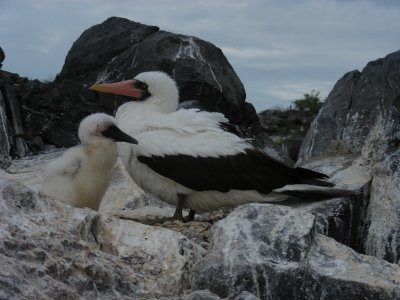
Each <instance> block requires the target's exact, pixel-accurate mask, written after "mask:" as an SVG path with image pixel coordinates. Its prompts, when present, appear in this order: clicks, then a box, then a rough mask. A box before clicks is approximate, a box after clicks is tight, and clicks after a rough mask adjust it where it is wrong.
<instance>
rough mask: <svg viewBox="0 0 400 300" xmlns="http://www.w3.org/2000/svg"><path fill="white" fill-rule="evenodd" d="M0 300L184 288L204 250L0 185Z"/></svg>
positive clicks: (123, 295)
mask: <svg viewBox="0 0 400 300" xmlns="http://www.w3.org/2000/svg"><path fill="white" fill-rule="evenodd" d="M0 206H1V211H0V218H1V225H0V233H1V234H0V248H1V251H0V253H1V254H0V261H1V265H2V268H1V270H0V295H1V296H2V299H9V298H12V297H15V298H18V299H36V298H40V299H48V298H50V299H55V298H62V299H78V298H79V297H80V296H81V297H84V298H85V299H95V298H97V297H100V298H108V299H134V298H140V297H150V298H154V297H157V296H168V295H170V296H176V295H179V294H182V292H183V291H184V290H185V289H187V288H188V287H190V274H191V269H192V265H193V264H194V263H195V262H196V261H197V260H198V259H199V258H200V257H201V255H202V254H203V253H204V249H203V248H201V247H200V246H198V245H196V244H195V243H193V242H191V241H190V240H188V239H187V238H186V237H185V236H183V235H181V234H179V233H177V232H174V231H171V230H168V229H164V228H159V227H151V226H147V225H142V224H140V223H136V222H132V221H127V220H122V219H117V218H114V217H107V215H102V214H98V213H96V212H94V211H92V210H90V209H77V208H71V207H70V206H67V205H63V204H62V203H58V202H56V201H54V200H52V199H48V198H46V197H44V196H42V195H40V194H37V193H36V192H34V191H33V190H31V189H28V188H27V187H26V186H24V185H23V184H21V183H18V182H14V181H4V180H1V181H0Z"/></svg>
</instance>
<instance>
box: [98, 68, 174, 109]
mask: <svg viewBox="0 0 400 300" xmlns="http://www.w3.org/2000/svg"><path fill="white" fill-rule="evenodd" d="M90 89H91V90H94V91H98V92H103V93H110V94H117V95H124V96H129V97H132V98H134V100H137V101H141V102H142V103H144V104H146V105H148V106H152V108H153V109H152V110H155V111H159V112H164V113H171V112H174V111H176V109H177V107H178V103H179V92H178V88H177V86H176V83H175V81H174V80H173V79H172V78H171V77H170V76H169V75H167V74H166V73H164V72H159V71H151V72H144V73H140V74H139V75H137V76H136V77H135V78H134V79H132V80H126V81H121V82H116V83H105V84H95V85H92V86H91V87H90Z"/></svg>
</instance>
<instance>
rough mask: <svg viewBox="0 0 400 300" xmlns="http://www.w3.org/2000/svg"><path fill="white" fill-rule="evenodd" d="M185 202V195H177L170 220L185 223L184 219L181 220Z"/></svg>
mask: <svg viewBox="0 0 400 300" xmlns="http://www.w3.org/2000/svg"><path fill="white" fill-rule="evenodd" d="M185 200H186V196H185V195H182V194H178V203H177V205H176V209H175V213H174V215H173V216H172V219H175V220H181V221H182V222H185V219H184V218H183V215H182V209H183V206H184V204H185Z"/></svg>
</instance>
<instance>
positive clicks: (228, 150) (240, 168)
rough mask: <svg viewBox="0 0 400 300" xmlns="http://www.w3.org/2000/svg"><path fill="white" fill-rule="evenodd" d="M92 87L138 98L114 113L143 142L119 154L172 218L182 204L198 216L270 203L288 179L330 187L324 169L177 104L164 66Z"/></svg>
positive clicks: (211, 115) (212, 116) (219, 116)
mask: <svg viewBox="0 0 400 300" xmlns="http://www.w3.org/2000/svg"><path fill="white" fill-rule="evenodd" d="M90 89H92V90H94V91H99V92H105V93H112V94H120V95H125V96H129V97H132V98H133V99H134V100H137V101H129V102H127V103H125V104H123V105H121V106H120V107H119V108H118V110H117V113H116V120H117V124H118V126H119V127H120V128H121V129H122V130H124V131H125V132H127V133H128V134H130V135H132V136H135V138H137V139H138V140H139V142H140V143H139V145H138V146H137V147H132V146H130V145H126V144H125V145H121V146H119V147H118V150H119V155H120V156H121V158H122V161H123V163H124V165H125V167H126V169H127V171H128V173H129V174H130V175H131V176H132V178H133V179H134V180H135V182H136V183H137V184H138V185H139V186H140V187H142V188H143V189H144V190H145V191H147V192H149V193H151V194H153V195H155V196H157V197H159V198H160V199H161V200H164V201H166V202H169V203H171V204H175V205H176V206H177V209H176V211H175V214H174V217H175V218H178V219H182V208H183V207H186V208H190V209H191V211H190V215H189V218H193V217H194V211H196V210H200V211H209V210H213V209H216V208H218V207H221V206H228V205H238V204H243V203H247V202H270V201H271V200H272V199H271V197H270V196H268V194H269V193H271V192H272V191H273V190H275V189H278V188H282V187H283V186H285V185H288V184H298V183H305V184H310V185H318V186H332V184H329V183H327V182H324V181H322V180H320V179H323V178H326V177H327V176H326V175H324V174H321V173H318V172H314V171H312V170H308V169H303V168H292V167H288V166H286V165H284V164H282V163H280V162H278V161H276V160H274V159H272V158H271V157H269V156H268V155H267V154H266V153H264V152H262V151H261V150H259V149H257V148H255V147H254V146H253V145H252V144H251V143H250V142H249V141H248V140H246V139H243V138H240V137H238V136H237V135H235V134H233V133H230V132H227V131H225V130H224V128H225V127H226V126H224V124H226V123H227V122H228V120H227V119H226V118H225V117H224V116H223V115H222V114H220V113H210V112H205V111H199V110H197V109H187V110H185V109H182V110H178V111H176V109H177V106H178V88H177V86H176V83H175V81H174V80H173V79H172V78H171V77H170V76H168V75H167V74H165V73H163V72H145V73H141V74H139V75H138V76H136V77H135V79H133V80H127V81H122V82H117V83H109V84H95V85H93V86H92V87H91V88H90ZM291 193H294V192H293V191H291ZM319 193H320V192H319ZM347 194H348V193H347ZM282 198H284V197H281V199H282ZM286 198H287V197H286Z"/></svg>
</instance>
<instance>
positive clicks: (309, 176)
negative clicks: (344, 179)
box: [294, 167, 334, 187]
mask: <svg viewBox="0 0 400 300" xmlns="http://www.w3.org/2000/svg"><path fill="white" fill-rule="evenodd" d="M294 171H295V172H296V178H297V181H298V183H302V184H309V185H317V186H326V187H333V186H334V184H333V183H331V182H327V181H324V180H321V179H326V178H328V175H325V174H323V173H319V172H316V171H313V170H309V169H304V168H299V167H297V168H295V169H294Z"/></svg>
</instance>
